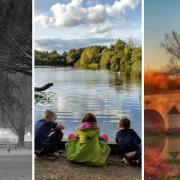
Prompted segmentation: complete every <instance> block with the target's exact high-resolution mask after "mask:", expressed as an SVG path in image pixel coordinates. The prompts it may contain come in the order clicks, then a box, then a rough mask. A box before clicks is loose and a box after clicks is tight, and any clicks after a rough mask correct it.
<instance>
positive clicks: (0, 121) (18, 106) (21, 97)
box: [0, 0, 32, 146]
mask: <svg viewBox="0 0 180 180" xmlns="http://www.w3.org/2000/svg"><path fill="white" fill-rule="evenodd" d="M31 75H32V1H31V0H18V1H14V0H0V77H1V78H0V101H1V103H0V126H1V127H4V128H10V129H11V131H12V132H13V133H15V134H16V135H17V136H18V144H19V145H20V146H23V145H24V136H25V133H26V131H30V130H31V124H32V118H31V115H32V110H31V109H32V91H31V90H32V82H31Z"/></svg>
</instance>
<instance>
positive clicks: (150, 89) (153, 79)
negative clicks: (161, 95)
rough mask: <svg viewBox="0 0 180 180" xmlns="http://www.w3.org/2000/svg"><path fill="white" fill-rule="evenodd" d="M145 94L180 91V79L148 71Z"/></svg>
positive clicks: (145, 76) (145, 77)
mask: <svg viewBox="0 0 180 180" xmlns="http://www.w3.org/2000/svg"><path fill="white" fill-rule="evenodd" d="M144 86H145V88H144V90H145V94H150V93H156V92H157V93H158V92H166V91H169V90H180V77H172V76H169V75H168V74H165V73H162V72H159V71H155V70H148V71H146V72H145V75H144Z"/></svg>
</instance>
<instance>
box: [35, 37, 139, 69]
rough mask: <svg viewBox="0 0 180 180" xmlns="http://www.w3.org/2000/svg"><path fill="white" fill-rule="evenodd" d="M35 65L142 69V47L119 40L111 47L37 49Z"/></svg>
mask: <svg viewBox="0 0 180 180" xmlns="http://www.w3.org/2000/svg"><path fill="white" fill-rule="evenodd" d="M35 65H58V66H74V67H80V68H85V69H108V70H111V71H116V72H117V71H124V72H126V71H127V72H130V71H131V70H133V71H137V72H140V71H141V47H136V46H134V45H133V43H132V42H128V43H127V42H125V41H122V40H120V39H119V40H117V41H116V43H115V44H112V45H111V46H110V47H107V46H97V45H96V46H89V47H84V48H77V49H71V50H69V51H67V52H66V51H65V52H64V53H62V54H59V53H58V52H57V51H56V50H54V51H51V52H48V51H37V50H36V51H35Z"/></svg>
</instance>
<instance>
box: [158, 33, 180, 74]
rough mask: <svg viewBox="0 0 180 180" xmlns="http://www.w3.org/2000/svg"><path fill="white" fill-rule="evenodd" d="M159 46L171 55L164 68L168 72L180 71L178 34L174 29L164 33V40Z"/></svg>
mask: <svg viewBox="0 0 180 180" xmlns="http://www.w3.org/2000/svg"><path fill="white" fill-rule="evenodd" d="M161 46H162V47H163V48H165V49H166V51H167V52H168V53H169V54H171V55H172V58H171V59H170V61H169V63H168V65H167V67H166V69H167V71H168V73H170V74H179V73H180V34H179V33H178V32H176V31H172V32H171V33H169V34H166V35H165V38H164V42H162V43H161Z"/></svg>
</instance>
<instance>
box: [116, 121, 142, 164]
mask: <svg viewBox="0 0 180 180" xmlns="http://www.w3.org/2000/svg"><path fill="white" fill-rule="evenodd" d="M130 126H131V121H130V120H129V119H128V118H122V119H120V121H119V128H120V130H119V131H118V132H117V133H116V142H117V143H118V145H119V154H120V155H121V157H122V158H123V161H124V162H125V163H126V164H133V163H136V164H140V162H141V139H140V137H139V136H138V134H137V133H136V132H135V131H134V130H133V129H130Z"/></svg>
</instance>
